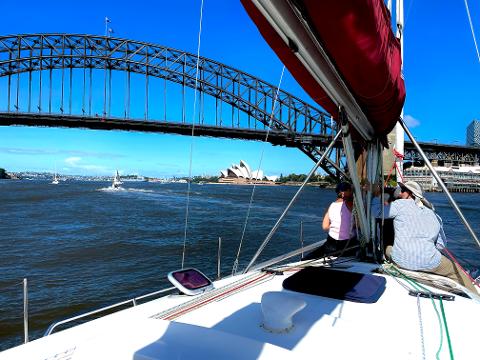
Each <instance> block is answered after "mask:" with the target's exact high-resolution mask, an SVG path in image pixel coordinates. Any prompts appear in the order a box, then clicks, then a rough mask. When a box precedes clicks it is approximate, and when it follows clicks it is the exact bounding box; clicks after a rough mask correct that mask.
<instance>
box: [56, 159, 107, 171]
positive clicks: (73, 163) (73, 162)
mask: <svg viewBox="0 0 480 360" xmlns="http://www.w3.org/2000/svg"><path fill="white" fill-rule="evenodd" d="M65 163H66V164H67V165H68V166H69V167H70V168H73V169H81V170H86V171H90V172H94V173H111V172H112V171H111V170H109V169H107V168H106V167H105V166H101V165H93V164H83V163H82V158H81V157H78V156H72V157H69V158H66V159H65Z"/></svg>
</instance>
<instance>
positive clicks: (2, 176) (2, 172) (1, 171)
mask: <svg viewBox="0 0 480 360" xmlns="http://www.w3.org/2000/svg"><path fill="white" fill-rule="evenodd" d="M0 179H10V175H8V173H7V171H6V170H5V169H3V168H0Z"/></svg>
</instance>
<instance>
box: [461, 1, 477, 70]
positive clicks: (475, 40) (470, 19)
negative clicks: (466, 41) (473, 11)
mask: <svg viewBox="0 0 480 360" xmlns="http://www.w3.org/2000/svg"><path fill="white" fill-rule="evenodd" d="M465 9H466V10H467V15H468V22H469V23H470V30H472V36H473V42H474V43H475V50H477V58H478V62H480V53H479V52H478V45H477V38H476V37H475V31H474V30H473V23H472V18H471V17H470V9H469V8H468V1H467V0H465Z"/></svg>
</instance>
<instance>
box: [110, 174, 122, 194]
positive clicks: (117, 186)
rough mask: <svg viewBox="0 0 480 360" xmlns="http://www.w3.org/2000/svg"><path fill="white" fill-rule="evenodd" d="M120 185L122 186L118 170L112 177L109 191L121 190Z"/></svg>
mask: <svg viewBox="0 0 480 360" xmlns="http://www.w3.org/2000/svg"><path fill="white" fill-rule="evenodd" d="M121 185H123V182H122V181H121V180H120V174H119V173H118V170H117V171H116V173H115V176H114V177H113V181H112V185H111V186H110V188H111V189H121Z"/></svg>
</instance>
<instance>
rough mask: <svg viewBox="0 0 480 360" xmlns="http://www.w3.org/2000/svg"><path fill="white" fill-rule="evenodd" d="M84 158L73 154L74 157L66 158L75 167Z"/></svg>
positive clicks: (67, 162)
mask: <svg viewBox="0 0 480 360" xmlns="http://www.w3.org/2000/svg"><path fill="white" fill-rule="evenodd" d="M80 160H82V158H81V157H78V156H72V157H69V158H66V159H65V163H66V164H68V165H70V166H73V167H76V166H77V163H78V162H79V161H80Z"/></svg>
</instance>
